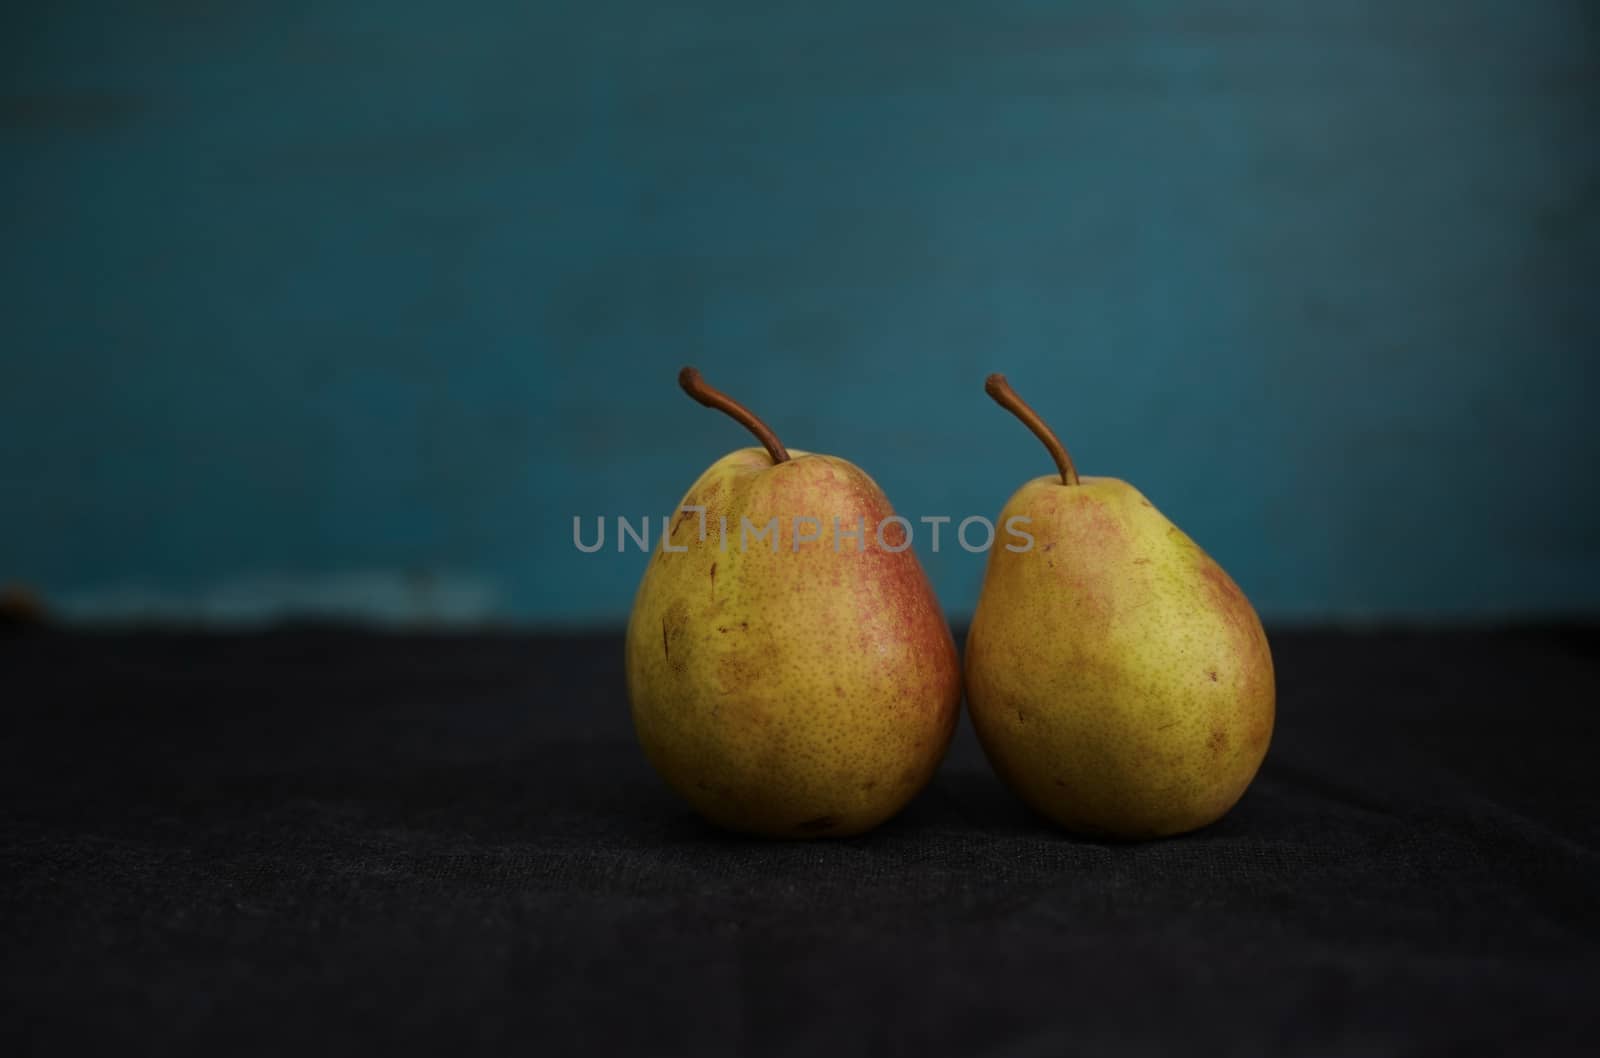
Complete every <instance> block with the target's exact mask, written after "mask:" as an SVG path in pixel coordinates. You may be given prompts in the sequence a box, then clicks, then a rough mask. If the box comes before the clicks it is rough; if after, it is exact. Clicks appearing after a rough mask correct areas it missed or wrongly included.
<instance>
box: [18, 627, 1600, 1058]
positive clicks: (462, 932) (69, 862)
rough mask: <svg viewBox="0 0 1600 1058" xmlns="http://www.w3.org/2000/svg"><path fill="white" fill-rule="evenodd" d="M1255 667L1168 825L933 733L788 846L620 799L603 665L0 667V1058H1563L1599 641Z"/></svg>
mask: <svg viewBox="0 0 1600 1058" xmlns="http://www.w3.org/2000/svg"><path fill="white" fill-rule="evenodd" d="M1272 641H1273V646H1274V651H1275V657H1276V661H1277V669H1278V685H1279V705H1278V726H1277V734H1276V736H1275V739H1274V744H1273V747H1272V750H1271V752H1270V754H1269V756H1268V759H1267V763H1266V765H1265V767H1264V769H1263V771H1262V773H1261V775H1260V776H1259V777H1258V779H1257V780H1256V783H1255V785H1254V786H1253V787H1252V788H1251V790H1250V792H1249V793H1248V794H1247V795H1246V797H1245V799H1244V800H1243V801H1242V802H1241V803H1240V804H1239V806H1238V807H1237V808H1236V809H1235V810H1234V811H1233V812H1232V813H1231V814H1230V815H1229V816H1228V817H1227V818H1225V819H1224V820H1223V821H1222V822H1220V823H1218V824H1217V825H1215V826H1213V827H1210V828H1208V829H1206V830H1203V831H1201V832H1199V833H1196V834H1192V835H1189V836H1185V837H1182V838H1176V839H1171V840H1166V841H1159V842H1152V843H1146V844H1110V843H1105V842H1098V841H1087V840H1082V839H1076V838H1073V837H1070V836H1068V835H1065V834H1063V833H1061V832H1058V831H1056V830H1054V829H1052V828H1051V827H1050V826H1048V825H1047V824H1045V823H1044V822H1042V821H1041V820H1039V819H1038V818H1036V817H1034V816H1033V815H1031V814H1030V813H1029V812H1028V811H1027V810H1026V809H1025V808H1023V807H1022V806H1021V805H1020V803H1018V802H1017V801H1016V800H1015V799H1014V798H1013V797H1012V795H1011V794H1010V793H1009V792H1008V791H1007V790H1006V789H1005V788H1004V787H1003V786H1002V785H1001V784H1000V782H999V781H998V780H997V779H996V778H995V777H994V775H993V774H992V772H990V770H989V769H988V767H987V765H986V764H985V762H984V760H983V757H982V754H981V751H980V750H979V748H978V746H977V744H976V741H975V739H974V738H973V736H972V733H971V729H970V726H969V725H968V724H967V722H966V721H965V720H963V722H962V727H961V730H960V732H959V733H958V735H957V738H956V743H955V745H954V746H953V747H952V749H951V752H950V755H949V757H948V758H947V759H946V761H945V763H944V766H943V767H942V768H941V770H940V771H939V773H938V775H937V776H936V778H935V779H934V781H933V783H932V784H931V786H930V787H929V788H928V789H927V790H926V791H925V792H924V793H923V795H922V796H921V797H919V798H918V799H917V801H915V802H914V803H913V804H912V805H911V806H910V807H909V808H908V809H907V810H906V811H905V812H904V813H902V814H901V815H900V816H899V817H898V818H896V819H894V820H893V821H891V822H890V823H888V824H887V825H885V826H884V827H882V828H881V829H880V830H878V831H876V832H875V833H872V834H870V835H867V836H865V837H862V838H858V839H852V840H844V841H817V842H809V843H799V842H792V843H791V842H772V841H761V840H748V839H744V838H738V837H732V836H727V835H724V834H721V833H718V832H716V831H714V830H712V829H711V828H709V827H708V826H706V825H705V824H702V823H701V822H699V821H698V820H697V819H696V818H695V817H694V816H692V815H691V814H690V813H689V812H688V810H687V809H686V808H685V807H684V806H682V805H681V804H680V803H679V802H678V801H677V800H676V799H675V798H674V797H673V796H672V795H671V794H670V792H668V791H667V790H666V789H665V788H664V787H663V786H662V785H661V783H660V782H659V780H657V778H656V777H655V776H654V774H653V773H652V772H651V771H650V769H649V767H648V765H647V764H646V762H645V760H644V758H643V756H642V754H641V753H640V751H639V749H638V747H637V745H636V744H635V742H634V739H633V734H632V730H631V726H630V722H629V716H628V707H627V700H626V696H625V693H624V689H623V686H622V678H621V663H620V658H621V640H620V637H619V636H615V635H609V636H590V637H582V636H571V637H542V638H541V637H526V636H522V637H519V636H512V635H488V634H486V635H473V636H454V637H428V636H387V635H374V634H362V633H352V632H345V631H339V630H333V629H316V628H306V629H298V630H284V631H278V632H272V633H266V634H259V635H229V636H225V635H178V634H128V635H85V634H64V633H52V632H43V633H35V634H27V635H17V636H13V637H11V638H9V639H7V640H6V641H4V642H0V703H3V704H0V723H3V725H4V737H3V741H0V744H3V746H4V749H3V757H0V783H3V787H4V804H3V829H0V850H3V877H4V885H3V894H0V928H3V930H4V933H3V937H0V949H3V951H4V956H3V958H4V963H5V983H4V1011H5V1013H4V1017H3V1025H4V1033H5V1037H6V1038H7V1039H8V1040H9V1041H10V1042H9V1043H6V1045H5V1049H6V1050H7V1051H8V1052H9V1053H60V1052H62V1051H75V1050H83V1049H87V1048H90V1047H92V1048H94V1049H95V1050H98V1051H111V1050H113V1049H115V1050H116V1051H117V1052H120V1053H140V1054H144V1053H149V1054H250V1053H259V1054H274V1055H282V1054H286V1053H291V1054H292V1053H346V1052H350V1051H351V1050H352V1049H355V1053H362V1052H364V1051H365V1050H368V1049H372V1048H377V1047H381V1048H383V1049H384V1050H386V1051H391V1052H408V1053H409V1052H417V1053H456V1052H466V1053H474V1052H488V1053H529V1054H551V1055H555V1054H572V1053H590V1052H593V1053H631V1054H693V1055H746V1054H781V1055H805V1056H816V1055H851V1054H883V1053H889V1054H908V1055H926V1054H942V1053H951V1052H960V1053H982V1054H997V1055H1000V1054H1003V1055H1057V1054H1078V1053H1104V1054H1127V1055H1145V1054H1149V1055H1169V1054H1174V1053H1201V1054H1242V1055H1259V1054H1272V1053H1294V1054H1317V1055H1344V1054H1349V1055H1381V1054H1444V1053H1451V1054H1462V1053H1466V1054H1470V1053H1483V1054H1503V1053H1515V1054H1519V1055H1530V1054H1566V1053H1570V1054H1593V1053H1596V1047H1600V1043H1597V1042H1596V1041H1597V1040H1600V1032H1597V1030H1600V1007H1597V1003H1596V1000H1597V997H1600V820H1597V810H1600V777H1597V775H1600V773H1597V770H1596V766H1595V752H1596V750H1597V748H1600V737H1597V736H1600V719H1597V714H1596V711H1595V703H1596V702H1597V701H1600V695H1597V694H1596V683H1597V680H1596V676H1597V672H1600V663H1597V660H1596V654H1597V651H1596V649H1595V648H1596V645H1597V643H1600V637H1597V635H1596V634H1595V633H1594V632H1592V631H1585V630H1572V629H1543V630H1541V629H1532V630H1515V631H1505V632H1464V631H1455V632H1419V631H1413V632H1368V633H1360V634H1356V633H1339V632H1321V631H1305V630H1299V631H1280V632H1277V633H1275V634H1274V635H1273V636H1272ZM3 1042H5V1041H0V1043H3ZM17 1043H21V1044H22V1047H21V1049H20V1050H18V1049H15V1044H17Z"/></svg>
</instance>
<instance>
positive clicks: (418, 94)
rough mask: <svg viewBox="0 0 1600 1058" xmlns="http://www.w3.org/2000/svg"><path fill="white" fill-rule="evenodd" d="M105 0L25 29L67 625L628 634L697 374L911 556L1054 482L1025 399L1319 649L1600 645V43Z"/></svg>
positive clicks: (1485, 8) (1568, 33) (31, 217)
mask: <svg viewBox="0 0 1600 1058" xmlns="http://www.w3.org/2000/svg"><path fill="white" fill-rule="evenodd" d="M107 6H108V5H101V4H90V3H86V2H81V0H76V2H67V3H57V4H48V5H45V4H35V5H8V10H7V11H6V13H5V14H4V15H3V16H0V20H3V21H0V58H3V60H4V61H3V68H0V78H3V92H0V181H3V182H0V193H3V203H4V205H3V208H0V306H3V319H4V333H3V337H0V508H3V512H4V517H3V519H0V580H8V579H15V580H21V581H24V582H27V583H29V584H31V585H33V586H35V587H36V588H37V589H39V590H40V591H41V593H42V594H43V595H44V596H45V598H46V599H47V600H48V601H49V602H51V603H52V604H54V605H55V606H56V607H57V608H58V609H59V610H60V611H61V612H63V613H66V614H68V615H69V616H75V617H85V618H94V617H105V616H117V615H124V616H125V615H129V614H138V613H143V612H151V613H165V614H168V615H172V614H190V615H200V616H211V617H217V618H237V617H241V616H246V617H247V616H259V615H262V614H270V613H274V612H278V611H281V610H284V609H302V610H305V609H309V610H313V611H317V612H331V613H354V614H366V615H371V616H390V617H397V616H398V617H417V616H422V617H434V618H443V619H476V618H480V617H499V618H512V619H518V620H523V621H532V622H545V623H549V622H560V621H569V620H570V621H589V622H606V621H615V620H620V619H621V618H622V617H623V616H624V615H625V614H626V611H627V607H628V605H629V602H630V599H631V596H632V592H633V588H634V585H635V583H636V581H637V578H638V575H639V573H640V571H641V569H642V568H643V563H644V558H643V557H642V556H640V555H637V554H628V555H620V556H619V555H617V554H615V553H614V552H608V553H604V554H599V555H594V556H582V555H578V554H576V553H575V551H574V549H573V546H572V543H571V518H572V516H573V515H574V514H584V515H590V516H592V515H594V514H599V513H608V514H614V513H624V514H633V515H639V514H645V513H660V512H665V511H666V510H668V509H670V508H671V506H672V505H673V504H674V503H675V502H676V500H677V498H678V496H679V494H680V493H681V491H682V490H683V489H684V488H685V487H686V486H687V485H688V484H689V482H690V481H691V480H692V479H693V478H694V477H695V476H696V475H697V474H698V473H699V471H700V470H701V469H702V468H703V467H704V466H705V465H706V464H708V463H709V462H711V461H712V460H713V459H714V458H716V457H717V456H719V455H720V454H722V453H723V452H724V451H726V450H728V449H730V448H732V447H735V446H737V445H740V444H743V443H744V438H743V436H742V435H741V434H740V433H739V431H738V430H737V428H736V427H734V426H733V425H732V424H731V423H729V422H727V421H725V420H723V419H722V418H721V417H719V416H716V415H714V414H712V413H710V412H707V411H704V410H703V409H700V408H697V407H695V406H694V405H692V404H690V403H689V401H687V400H686V399H685V398H684V397H683V396H682V395H681V394H679V392H678V391H677V389H676V388H675V386H674V383H673V375H674V372H675V370H676V368H677V367H678V366H679V365H680V364H681V363H683V362H687V361H693V362H695V363H697V364H699V365H700V366H701V367H702V368H703V369H704V371H705V372H706V375H707V376H708V377H709V378H710V379H711V380H712V381H714V382H715V383H717V384H719V385H721V386H723V387H724V388H726V389H728V390H729V391H731V392H733V393H735V394H737V395H738V396H740V397H742V398H743V399H745V400H746V401H747V402H749V403H750V404H752V405H754V406H756V407H758V408H759V409H760V410H761V411H762V412H763V413H764V414H765V415H766V416H767V417H768V418H769V419H770V421H771V422H772V423H773V425H774V426H775V427H776V428H777V429H778V430H779V432H780V433H781V435H782V436H783V437H784V438H785V440H786V441H787V442H788V443H789V444H790V445H792V446H795V447H801V448H809V449H816V450H822V451H827V452H832V453H836V454H839V455H843V456H845V457H847V458H850V459H852V460H854V461H856V462H857V463H859V464H860V465H862V466H863V467H865V468H866V469H867V470H868V471H869V472H871V473H872V474H874V475H875V476H876V477H877V478H878V480H879V482H880V483H881V484H882V485H883V486H884V487H885V489H886V491H887V492H888V493H889V495H890V497H891V498H892V499H893V500H894V502H895V503H896V505H897V506H898V507H899V508H900V509H901V510H902V511H904V512H906V513H909V514H913V515H916V514H934V513H950V514H955V515H958V516H959V515H963V514H967V513H993V512H995V511H997V510H998V508H999V507H1000V505H1001V503H1002V502H1003V501H1004V500H1005V498H1006V496H1007V495H1008V494H1009V492H1010V491H1011V490H1012V489H1013V488H1014V487H1015V486H1016V485H1017V484H1019V483H1020V482H1021V481H1022V480H1023V479H1024V478H1026V477H1028V476H1031V475H1034V474H1038V473H1043V472H1045V471H1046V470H1047V469H1048V463H1047V460H1046V458H1045V455H1044V453H1043V451H1042V449H1040V448H1039V446H1038V445H1037V444H1035V443H1034V442H1033V440H1032V439H1031V438H1029V437H1028V436H1027V435H1026V434H1025V433H1024V432H1023V430H1022V429H1021V427H1020V426H1018V425H1017V424H1016V423H1015V422H1014V421H1011V420H1010V419H1009V418H1008V417H1006V416H1004V415H1003V414H1002V413H1001V412H1000V411H999V410H998V409H996V408H994V407H993V406H992V405H990V404H989V403H988V401H987V400H986V399H985V398H984V396H983V394H982V392H981V382H982V378H983V376H984V374H985V373H986V372H988V371H990V370H1004V371H1006V372H1007V373H1008V374H1009V375H1010V377H1011V378H1012V380H1013V382H1014V383H1015V384H1016V385H1017V386H1018V387H1019V388H1020V389H1021V390H1022V391H1023V392H1024V393H1025V394H1026V395H1027V396H1028V397H1029V398H1030V399H1031V400H1032V401H1033V402H1034V403H1035V404H1036V405H1038V406H1039V407H1040V408H1041V409H1043V410H1044V411H1046V412H1047V413H1048V415H1049V417H1050V418H1051V419H1052V420H1053V421H1054V423H1055V424H1056V425H1057V427H1058V428H1059V429H1060V430H1061V432H1062V433H1063V434H1064V435H1065V436H1066V438H1067V440H1068V443H1069V445H1070V446H1071V447H1072V449H1073V451H1074V453H1075V454H1076V456H1077V459H1078V462H1079V464H1080V466H1081V467H1082V468H1083V469H1084V470H1085V471H1087V472H1092V473H1102V474H1113V475H1116V476H1121V477H1125V478H1127V479H1129V480H1131V481H1133V482H1134V483H1135V484H1137V485H1139V486H1140V487H1141V488H1142V489H1143V490H1144V491H1145V492H1146V494H1148V495H1149V496H1150V497H1151V498H1152V499H1153V500H1154V501H1155V502H1156V503H1157V505H1158V506H1160V507H1161V508H1163V509H1164V510H1165V511H1166V512H1167V513H1168V514H1169V515H1170V516H1171V517H1173V519H1174V520H1176V521H1177V522H1178V523H1179V524H1180V525H1182V526H1184V527H1185V528H1186V529H1188V530H1189V531H1190V533H1191V534H1192V535H1193V536H1195V537H1196V539H1198V540H1199V541H1200V542H1201V543H1202V544H1204V545H1205V546H1206V547H1207V548H1208V549H1210V550H1211V551H1212V552H1213V553H1214V554H1215V555H1217V556H1218V558H1219V559H1220V560H1221V561H1222V562H1223V563H1224V564H1225V565H1226V566H1227V567H1228V568H1229V569H1230V570H1232V571H1233V573H1234V574H1235V576H1236V577H1237V579H1238V580H1239V581H1240V582H1241V583H1242V584H1243V585H1244V587H1245V588H1246V590H1247V591H1248V592H1249V594H1250V595H1251V596H1252V597H1253V598H1254V599H1255V600H1256V601H1257V603H1258V605H1259V607H1260V609H1261V610H1262V611H1263V613H1265V614H1266V615H1268V616H1269V617H1279V618H1320V617H1329V616H1334V617H1348V616H1399V617H1428V616H1431V617H1438V616H1446V617H1465V618H1472V617H1486V616H1495V615H1504V614H1515V615H1527V614H1550V613H1590V614H1592V613H1595V612H1596V611H1597V610H1600V531H1597V522H1600V519H1597V502H1596V496H1595V489H1594V487H1593V485H1592V473H1593V470H1592V468H1593V466H1594V465H1595V463H1596V457H1597V456H1600V451H1597V442H1596V432H1595V430H1594V428H1593V427H1592V425H1591V418H1592V410H1593V409H1592V403H1593V399H1594V395H1595V394H1594V386H1593V385H1592V383H1593V376H1594V360H1595V353H1596V351H1597V345H1600V291H1597V287H1596V278H1597V276H1596V262H1597V260H1600V258H1597V251H1600V136H1597V135H1596V112H1595V109H1594V104H1595V100H1596V99H1597V98H1600V92H1597V91H1596V89H1597V86H1600V75H1597V73H1596V68H1597V64H1596V47H1597V39H1600V25H1597V23H1600V20H1597V18H1596V15H1595V13H1594V8H1593V6H1592V5H1588V4H1584V3H1581V2H1577V0H1573V2H1555V0H1547V2H1524V3H1492V2H1486V0H1469V2H1450V0H1431V2H1417V0H1406V2H1378V0H1368V2H1356V3H1331V2H1330V3H1266V2H1249V3H1218V2H1215V0H1205V2H1178V0H1172V2H1148V3H1136V4H1087V3H1081V4H1043V3H1024V2H986V3H971V4H953V3H931V4H930V3H927V2H919V3H910V2H904V3H879V4H862V3H857V2H851V3H832V2H827V3H808V4H803V5H800V4H796V5H784V6H785V8H786V10H784V11H781V12H780V11H778V10H776V9H775V5H751V4H748V3H738V2H728V3H694V4H656V3H647V2H643V0H631V2H625V3H594V4H583V5H577V4H573V5H551V4H525V3H506V2H501V3H490V4H467V5H455V4H449V5H447V4H428V3H423V2H418V0H391V2H388V3H368V4H362V3H355V2H351V0H319V2H316V3H273V4H266V3H240V4H232V5H221V6H218V5H206V4H194V3H184V2H166V3H144V4H133V5H119V9H118V10H117V11H107V10H105V8H106V7H107ZM928 564H929V567H930V569H931V571H932V573H933V575H934V579H935V582H936V586H937V587H938V589H939V592H940V594H941V597H942V598H943V599H944V601H945V603H946V606H947V608H948V609H949V610H950V611H951V612H952V613H953V614H956V615H961V614H964V613H966V612H969V611H970V609H971V607H972V605H973V603H974V601H975V598H976V594H977V589H978V585H979V582H980V579H981V576H982V561H981V558H979V557H976V556H969V555H966V554H964V553H962V552H961V551H960V550H959V549H947V550H946V551H945V552H944V553H942V554H941V555H938V556H928Z"/></svg>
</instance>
